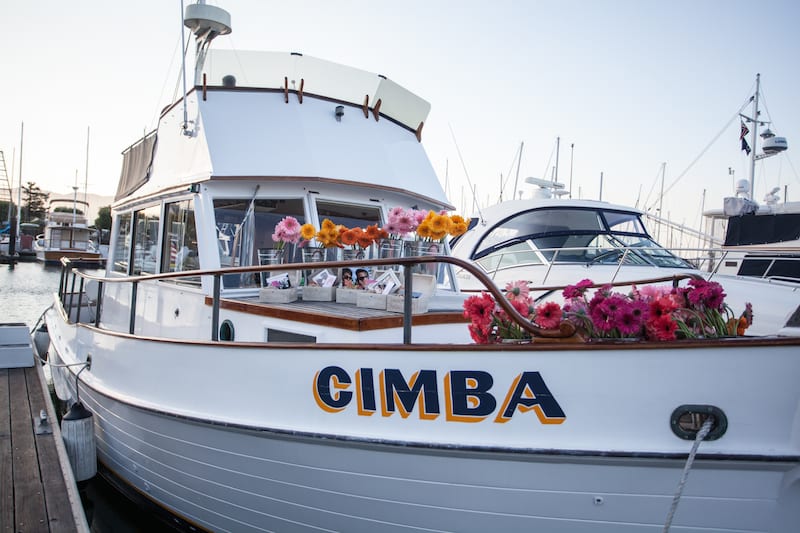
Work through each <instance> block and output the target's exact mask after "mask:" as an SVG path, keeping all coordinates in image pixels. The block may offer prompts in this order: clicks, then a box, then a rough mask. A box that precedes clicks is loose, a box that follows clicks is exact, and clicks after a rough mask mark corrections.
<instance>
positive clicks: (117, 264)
mask: <svg viewBox="0 0 800 533" xmlns="http://www.w3.org/2000/svg"><path fill="white" fill-rule="evenodd" d="M132 219H133V217H132V215H131V213H122V214H121V215H117V236H116V240H115V241H114V250H113V255H112V261H113V263H112V265H113V266H112V270H113V271H114V272H120V273H122V274H127V273H128V266H129V264H130V258H131V242H132V233H133V225H132V224H131V221H132Z"/></svg>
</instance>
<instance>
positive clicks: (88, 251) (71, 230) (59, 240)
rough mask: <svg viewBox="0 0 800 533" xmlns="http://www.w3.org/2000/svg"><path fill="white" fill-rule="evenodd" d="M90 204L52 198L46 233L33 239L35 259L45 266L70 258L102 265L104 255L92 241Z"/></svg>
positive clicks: (79, 262)
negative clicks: (63, 258)
mask: <svg viewBox="0 0 800 533" xmlns="http://www.w3.org/2000/svg"><path fill="white" fill-rule="evenodd" d="M88 208H89V204H88V203H87V202H84V201H81V200H75V199H73V200H69V199H66V198H62V199H53V200H50V204H49V207H48V210H47V218H46V220H45V226H44V233H42V234H40V235H37V236H36V239H35V240H34V241H33V250H35V252H36V260H37V261H40V262H42V263H44V264H45V265H60V264H61V258H62V257H67V258H69V259H70V260H72V261H73V263H75V264H79V265H81V266H102V263H103V258H102V256H101V254H100V252H99V251H97V249H96V248H95V246H94V244H93V243H92V236H93V234H94V231H93V230H92V229H91V228H90V227H89V223H88V218H87V215H86V213H87V212H88Z"/></svg>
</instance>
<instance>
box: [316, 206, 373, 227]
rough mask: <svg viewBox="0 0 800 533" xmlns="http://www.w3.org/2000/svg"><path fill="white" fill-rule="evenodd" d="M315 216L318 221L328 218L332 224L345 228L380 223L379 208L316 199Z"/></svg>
mask: <svg viewBox="0 0 800 533" xmlns="http://www.w3.org/2000/svg"><path fill="white" fill-rule="evenodd" d="M317 216H318V217H319V221H320V223H322V221H323V220H324V219H326V218H328V219H330V220H331V222H333V223H334V224H341V225H343V226H345V227H347V228H355V227H359V228H366V227H367V226H370V225H372V224H377V225H379V226H380V225H381V210H380V209H379V208H377V207H373V206H363V205H354V204H342V203H334V202H319V201H318V202H317Z"/></svg>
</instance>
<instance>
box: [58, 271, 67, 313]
mask: <svg viewBox="0 0 800 533" xmlns="http://www.w3.org/2000/svg"><path fill="white" fill-rule="evenodd" d="M66 292H67V266H66V265H65V264H64V263H61V279H60V280H59V283H58V299H59V300H61V304H62V305H63V304H64V296H65V294H66Z"/></svg>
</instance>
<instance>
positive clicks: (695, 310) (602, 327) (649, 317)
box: [563, 279, 753, 341]
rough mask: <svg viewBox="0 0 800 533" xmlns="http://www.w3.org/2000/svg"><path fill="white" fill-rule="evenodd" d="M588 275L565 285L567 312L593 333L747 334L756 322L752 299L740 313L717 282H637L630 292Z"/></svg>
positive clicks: (655, 336)
mask: <svg viewBox="0 0 800 533" xmlns="http://www.w3.org/2000/svg"><path fill="white" fill-rule="evenodd" d="M592 286H594V283H592V281H591V280H588V279H584V280H582V281H580V282H578V283H577V284H575V285H570V286H569V287H567V288H565V289H564V292H563V296H564V299H565V304H564V308H563V312H564V315H565V316H566V317H567V319H568V320H570V321H572V322H573V323H574V324H575V325H576V326H578V327H579V328H581V329H582V330H583V331H585V333H586V334H587V336H589V337H592V338H612V339H613V338H617V339H619V338H644V339H648V340H656V341H666V340H672V339H676V338H678V337H683V338H699V337H722V336H729V335H731V336H735V335H743V334H744V332H745V330H746V329H747V327H748V326H750V325H751V324H752V323H753V310H752V306H751V305H750V304H749V303H748V304H747V305H746V306H745V310H744V312H743V313H742V314H741V316H739V317H738V318H737V317H735V316H734V314H733V311H732V310H731V309H730V307H729V306H728V305H726V304H725V293H724V292H723V289H722V286H721V285H720V284H719V283H716V282H713V281H706V280H703V279H692V280H690V281H689V283H688V286H687V287H674V288H672V287H663V286H648V287H643V288H641V289H638V288H636V286H634V287H633V288H632V289H631V291H630V293H628V294H627V295H624V294H621V293H618V292H612V288H611V286H608V285H605V286H602V287H600V288H599V289H597V290H596V291H595V293H594V294H593V295H592V297H591V298H589V295H588V290H589V288H591V287H592Z"/></svg>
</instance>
